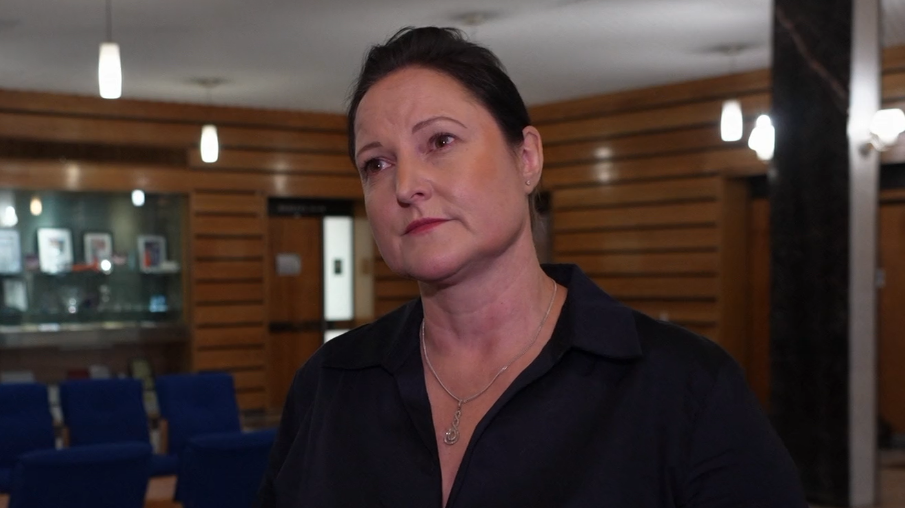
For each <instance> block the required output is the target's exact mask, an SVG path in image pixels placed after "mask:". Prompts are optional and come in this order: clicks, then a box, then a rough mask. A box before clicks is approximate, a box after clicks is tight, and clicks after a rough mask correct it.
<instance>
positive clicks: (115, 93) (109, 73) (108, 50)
mask: <svg viewBox="0 0 905 508" xmlns="http://www.w3.org/2000/svg"><path fill="white" fill-rule="evenodd" d="M97 83H98V88H99V90H100V94H101V97H103V98H104V99H119V98H120V97H121V96H122V94H123V68H122V64H121V63H120V58H119V44H117V43H115V42H113V11H112V8H111V7H110V0H107V40H106V41H105V42H102V43H101V50H100V56H99V57H98V62H97Z"/></svg>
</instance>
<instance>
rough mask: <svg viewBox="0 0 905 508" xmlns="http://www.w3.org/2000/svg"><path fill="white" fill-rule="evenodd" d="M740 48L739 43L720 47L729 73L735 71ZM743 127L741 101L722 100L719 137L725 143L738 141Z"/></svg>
mask: <svg viewBox="0 0 905 508" xmlns="http://www.w3.org/2000/svg"><path fill="white" fill-rule="evenodd" d="M742 48H743V46H742V45H740V44H736V45H734V46H725V47H722V48H720V52H722V53H724V54H726V56H728V57H729V59H730V62H731V65H730V67H729V73H730V74H734V73H735V57H736V55H738V54H739V52H741V50H742ZM744 129H745V124H744V119H743V117H742V103H741V102H739V101H738V100H737V99H729V100H727V101H725V102H723V113H722V115H720V138H721V139H722V140H723V141H725V142H727V143H731V142H735V141H738V140H740V139H742V135H743V134H744V132H743V131H744Z"/></svg>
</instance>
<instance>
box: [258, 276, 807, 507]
mask: <svg viewBox="0 0 905 508" xmlns="http://www.w3.org/2000/svg"><path fill="white" fill-rule="evenodd" d="M544 270H545V271H546V272H547V274H548V275H549V276H550V277H552V278H553V279H555V280H556V281H557V282H558V283H559V284H561V285H563V286H565V287H567V288H568V289H569V293H568V296H567V298H566V301H565V304H564V306H563V308H562V312H561V314H560V317H559V320H558V321H557V323H556V327H555V329H554V331H553V335H552V337H551V339H550V341H549V342H548V344H547V345H546V346H545V347H544V349H543V351H542V352H541V353H540V354H539V356H538V357H537V358H536V359H535V360H534V361H533V362H532V363H531V364H530V365H529V366H528V367H527V368H526V369H525V370H524V371H523V372H522V373H521V374H520V375H519V376H518V377H517V378H516V379H515V381H514V382H513V383H512V385H511V386H510V387H509V388H508V389H507V390H506V391H505V392H504V393H503V395H502V396H501V397H500V399H499V400H498V401H497V402H496V403H495V404H494V405H493V407H492V408H491V409H490V410H489V411H488V412H487V414H486V416H484V418H483V420H481V422H480V423H479V424H478V426H477V428H476V429H475V432H474V435H473V437H472V439H471V441H470V442H468V443H464V442H462V443H459V444H457V446H467V447H468V448H467V450H466V452H465V456H464V458H463V460H462V464H461V466H460V468H459V471H458V474H457V476H456V479H455V483H454V484H453V487H452V491H451V493H450V496H449V501H448V504H447V506H448V507H450V508H459V507H461V508H478V507H487V508H506V507H544V508H554V507H625V508H644V507H670V508H672V507H701V508H703V507H707V508H713V507H726V508H729V507H733V508H735V507H765V508H767V507H769V508H786V507H789V508H791V507H795V508H805V507H806V506H807V504H806V503H805V500H804V495H803V494H802V491H801V487H800V485H799V478H798V472H797V470H796V468H795V465H794V464H793V463H792V460H791V459H790V458H789V455H788V453H787V451H786V450H785V448H784V447H783V445H782V443H781V442H780V440H779V438H778V437H777V436H776V434H775V433H774V431H773V429H772V428H771V426H770V423H769V421H768V420H767V418H766V417H765V416H764V415H763V413H762V411H761V409H760V407H759V405H758V403H757V401H756V400H755V398H754V397H753V396H752V394H751V392H750V390H749V389H748V386H747V384H746V383H745V379H744V377H743V375H742V372H741V369H740V368H739V367H738V365H737V364H736V363H735V362H734V361H733V360H732V359H731V358H730V357H729V355H728V354H726V353H725V352H724V351H723V349H721V348H720V347H719V346H717V345H716V344H714V343H713V342H711V341H709V340H707V339H705V338H702V337H700V336H697V335H695V334H693V333H691V332H688V331H686V330H684V329H682V328H680V327H678V326H674V325H671V324H668V323H662V322H658V321H656V320H654V319H651V318H649V317H647V316H645V315H643V314H641V313H639V312H636V311H633V310H631V309H629V308H627V307H625V306H623V305H621V304H620V303H618V302H616V301H615V300H614V299H613V298H611V297H610V296H609V295H607V294H606V293H604V292H603V291H602V290H601V289H600V288H599V287H597V286H596V285H595V284H594V282H593V281H592V280H590V279H589V278H588V277H587V276H586V275H585V274H584V273H583V272H582V271H581V270H580V269H579V268H578V267H576V266H573V265H544ZM421 317H422V307H421V302H420V300H415V301H412V302H410V303H408V304H406V305H404V306H402V307H400V308H399V309H397V310H395V311H393V312H391V313H390V314H388V315H386V316H384V317H382V318H380V319H378V320H376V321H375V322H373V323H371V324H368V325H365V326H362V327H360V328H357V329H355V330H352V331H350V332H349V333H347V334H345V335H343V336H341V337H339V338H336V339H334V340H332V341H330V342H329V343H327V344H326V345H324V346H323V347H322V348H321V349H320V350H319V351H318V352H317V353H316V354H315V355H314V356H313V357H312V358H311V360H309V361H308V362H307V363H306V364H305V365H304V366H303V367H302V368H301V369H300V370H299V371H298V373H297V374H296V377H295V380H294V382H293V385H292V388H291V390H290V392H289V396H288V398H287V400H286V406H285V408H284V411H283V417H282V421H281V424H280V430H279V434H278V437H277V440H276V443H275V444H274V448H273V451H272V454H271V459H270V465H269V468H268V470H267V473H266V475H265V478H264V483H263V485H262V487H261V492H260V498H259V500H258V503H257V506H258V507H279V508H328V507H342V508H352V507H371V506H375V507H376V506H384V507H393V508H396V507H417V508H434V507H436V508H439V507H440V506H441V504H442V493H441V478H440V462H439V459H438V454H437V444H436V440H435V439H434V428H433V423H432V419H431V408H430V403H429V401H428V397H427V390H426V388H425V384H424V368H423V366H422V363H421V355H420V352H419V341H418V326H419V323H420V322H421Z"/></svg>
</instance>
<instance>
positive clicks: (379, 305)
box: [374, 295, 418, 316]
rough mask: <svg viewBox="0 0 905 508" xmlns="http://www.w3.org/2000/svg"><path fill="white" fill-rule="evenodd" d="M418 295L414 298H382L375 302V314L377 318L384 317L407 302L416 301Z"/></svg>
mask: <svg viewBox="0 0 905 508" xmlns="http://www.w3.org/2000/svg"><path fill="white" fill-rule="evenodd" d="M417 297H418V295H415V296H412V297H410V298H389V297H382V298H380V299H378V300H376V301H375V302H374V314H375V315H376V316H382V315H384V314H386V313H388V312H390V311H393V310H395V309H397V308H399V307H400V306H402V305H404V304H405V303H406V302H408V301H410V300H414V299H415V298H417Z"/></svg>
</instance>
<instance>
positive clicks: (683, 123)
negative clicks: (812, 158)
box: [539, 93, 770, 143]
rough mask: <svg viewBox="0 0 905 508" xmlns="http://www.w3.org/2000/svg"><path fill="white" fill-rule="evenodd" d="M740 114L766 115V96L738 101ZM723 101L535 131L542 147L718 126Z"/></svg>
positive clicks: (632, 113) (581, 121) (653, 110)
mask: <svg viewBox="0 0 905 508" xmlns="http://www.w3.org/2000/svg"><path fill="white" fill-rule="evenodd" d="M738 99H739V102H741V104H742V111H743V112H746V113H747V114H748V115H749V116H750V115H751V114H752V113H760V112H766V111H768V110H769V109H770V97H769V95H768V94H766V93H758V94H755V95H749V96H742V97H738ZM722 106H723V99H719V100H711V101H705V102H692V103H688V104H681V105H678V106H671V107H665V108H658V109H649V110H643V111H638V112H631V113H621V114H614V115H608V116H602V117H594V118H588V119H584V120H574V121H566V122H560V123H553V124H544V125H542V126H541V127H540V128H539V130H540V133H541V138H542V139H543V140H544V142H545V143H561V142H564V141H576V140H582V139H596V138H604V137H611V136H619V135H626V134H637V133H640V132H649V131H659V130H669V129H675V128H682V127H688V126H689V125H708V124H713V123H714V122H718V121H719V118H720V114H721V110H722Z"/></svg>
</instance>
